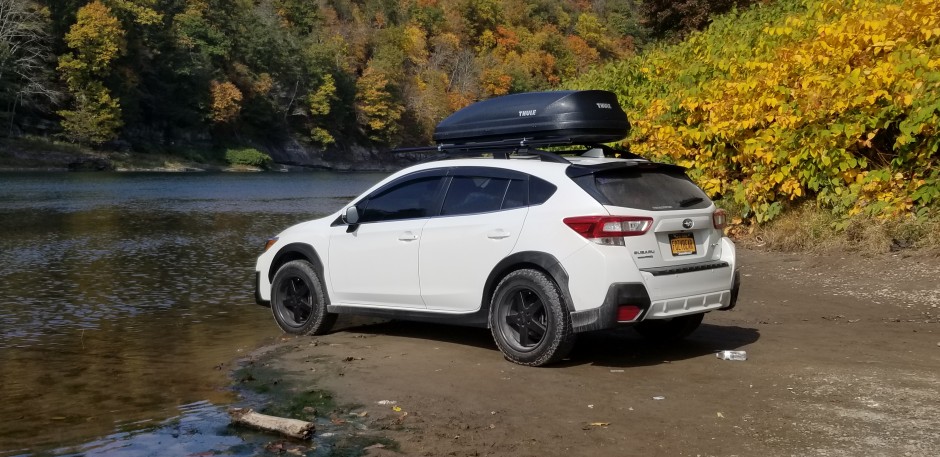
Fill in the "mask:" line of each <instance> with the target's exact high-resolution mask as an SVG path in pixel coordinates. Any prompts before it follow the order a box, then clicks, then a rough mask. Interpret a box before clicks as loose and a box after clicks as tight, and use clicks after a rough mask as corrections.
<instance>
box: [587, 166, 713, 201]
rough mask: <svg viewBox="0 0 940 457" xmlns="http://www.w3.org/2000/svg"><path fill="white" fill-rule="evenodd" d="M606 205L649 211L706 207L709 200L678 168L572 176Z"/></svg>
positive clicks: (626, 169)
mask: <svg viewBox="0 0 940 457" xmlns="http://www.w3.org/2000/svg"><path fill="white" fill-rule="evenodd" d="M575 182H577V183H578V184H579V185H580V186H581V187H582V188H584V190H586V191H587V192H588V193H589V194H591V195H592V196H594V198H596V199H597V200H598V201H599V202H601V203H602V204H605V205H611V206H622V207H625V208H636V209H643V210H650V211H670V210H677V209H698V208H707V207H708V206H709V205H711V200H709V199H708V196H707V195H705V192H703V191H702V189H700V188H699V187H698V186H696V185H695V183H693V182H692V181H691V180H690V179H689V178H688V177H687V176H686V175H685V173H684V172H682V170H681V169H680V168H676V167H663V166H660V167H652V168H647V167H631V168H617V169H614V170H605V171H598V172H596V173H593V174H589V175H586V176H581V177H578V178H575Z"/></svg>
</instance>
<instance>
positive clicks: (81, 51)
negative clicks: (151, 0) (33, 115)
mask: <svg viewBox="0 0 940 457" xmlns="http://www.w3.org/2000/svg"><path fill="white" fill-rule="evenodd" d="M65 41H66V44H67V45H68V47H69V49H71V50H72V53H69V54H65V55H63V56H61V57H60V58H59V72H60V74H61V76H62V79H63V80H64V81H65V83H66V86H67V87H68V90H69V93H70V94H71V95H72V97H73V98H74V109H71V110H62V111H59V115H61V116H62V118H63V120H62V128H63V129H64V130H65V132H66V135H67V136H68V137H69V138H71V139H73V140H75V141H78V142H80V143H86V144H101V143H104V142H106V141H109V140H112V139H114V138H115V137H116V136H117V131H118V129H120V128H121V126H122V125H123V121H122V120H121V106H120V103H119V101H118V100H117V99H116V98H114V97H112V96H111V92H110V91H109V90H108V88H107V87H105V85H104V83H103V79H104V78H105V77H106V76H108V75H109V74H110V72H111V70H112V64H113V62H114V60H115V59H117V58H118V57H120V56H121V55H123V54H124V52H125V45H126V43H125V41H124V29H123V28H122V27H121V24H120V22H119V21H118V19H117V18H116V17H115V16H114V15H113V14H112V12H111V9H110V8H108V7H107V6H105V5H104V4H103V3H101V2H100V1H97V0H96V1H94V2H92V3H89V4H88V5H85V6H84V7H82V8H81V9H80V10H79V11H78V15H77V21H76V23H75V25H73V26H72V28H71V29H70V30H69V33H68V34H66V36H65Z"/></svg>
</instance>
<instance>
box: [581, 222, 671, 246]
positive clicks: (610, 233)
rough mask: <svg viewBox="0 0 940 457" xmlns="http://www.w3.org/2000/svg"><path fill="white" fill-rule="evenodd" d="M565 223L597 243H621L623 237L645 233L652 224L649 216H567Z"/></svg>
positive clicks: (619, 244)
mask: <svg viewBox="0 0 940 457" xmlns="http://www.w3.org/2000/svg"><path fill="white" fill-rule="evenodd" d="M564 222H565V225H567V226H568V227H571V230H574V231H575V232H578V234H580V235H581V236H583V237H585V238H587V239H589V240H591V241H594V242H595V243H598V244H609V245H618V246H622V245H623V237H625V236H638V235H642V234H644V233H646V232H647V231H648V230H649V229H650V227H651V226H652V225H653V218H651V217H636V216H581V217H568V218H565V220H564Z"/></svg>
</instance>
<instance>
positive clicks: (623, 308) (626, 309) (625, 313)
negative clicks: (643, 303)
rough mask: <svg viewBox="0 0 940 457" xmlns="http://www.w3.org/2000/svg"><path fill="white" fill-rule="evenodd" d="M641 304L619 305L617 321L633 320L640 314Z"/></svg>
mask: <svg viewBox="0 0 940 457" xmlns="http://www.w3.org/2000/svg"><path fill="white" fill-rule="evenodd" d="M640 311H642V309H640V307H639V306H634V305H620V306H618V307H617V322H633V321H634V320H636V317H637V316H639V315H640Z"/></svg>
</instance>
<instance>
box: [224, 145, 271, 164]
mask: <svg viewBox="0 0 940 457" xmlns="http://www.w3.org/2000/svg"><path fill="white" fill-rule="evenodd" d="M225 160H226V161H228V163H229V164H231V165H247V166H250V167H261V168H267V165H268V164H269V163H271V156H269V155H267V154H265V153H263V152H261V151H259V150H257V149H255V148H242V149H229V150H226V151H225Z"/></svg>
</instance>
